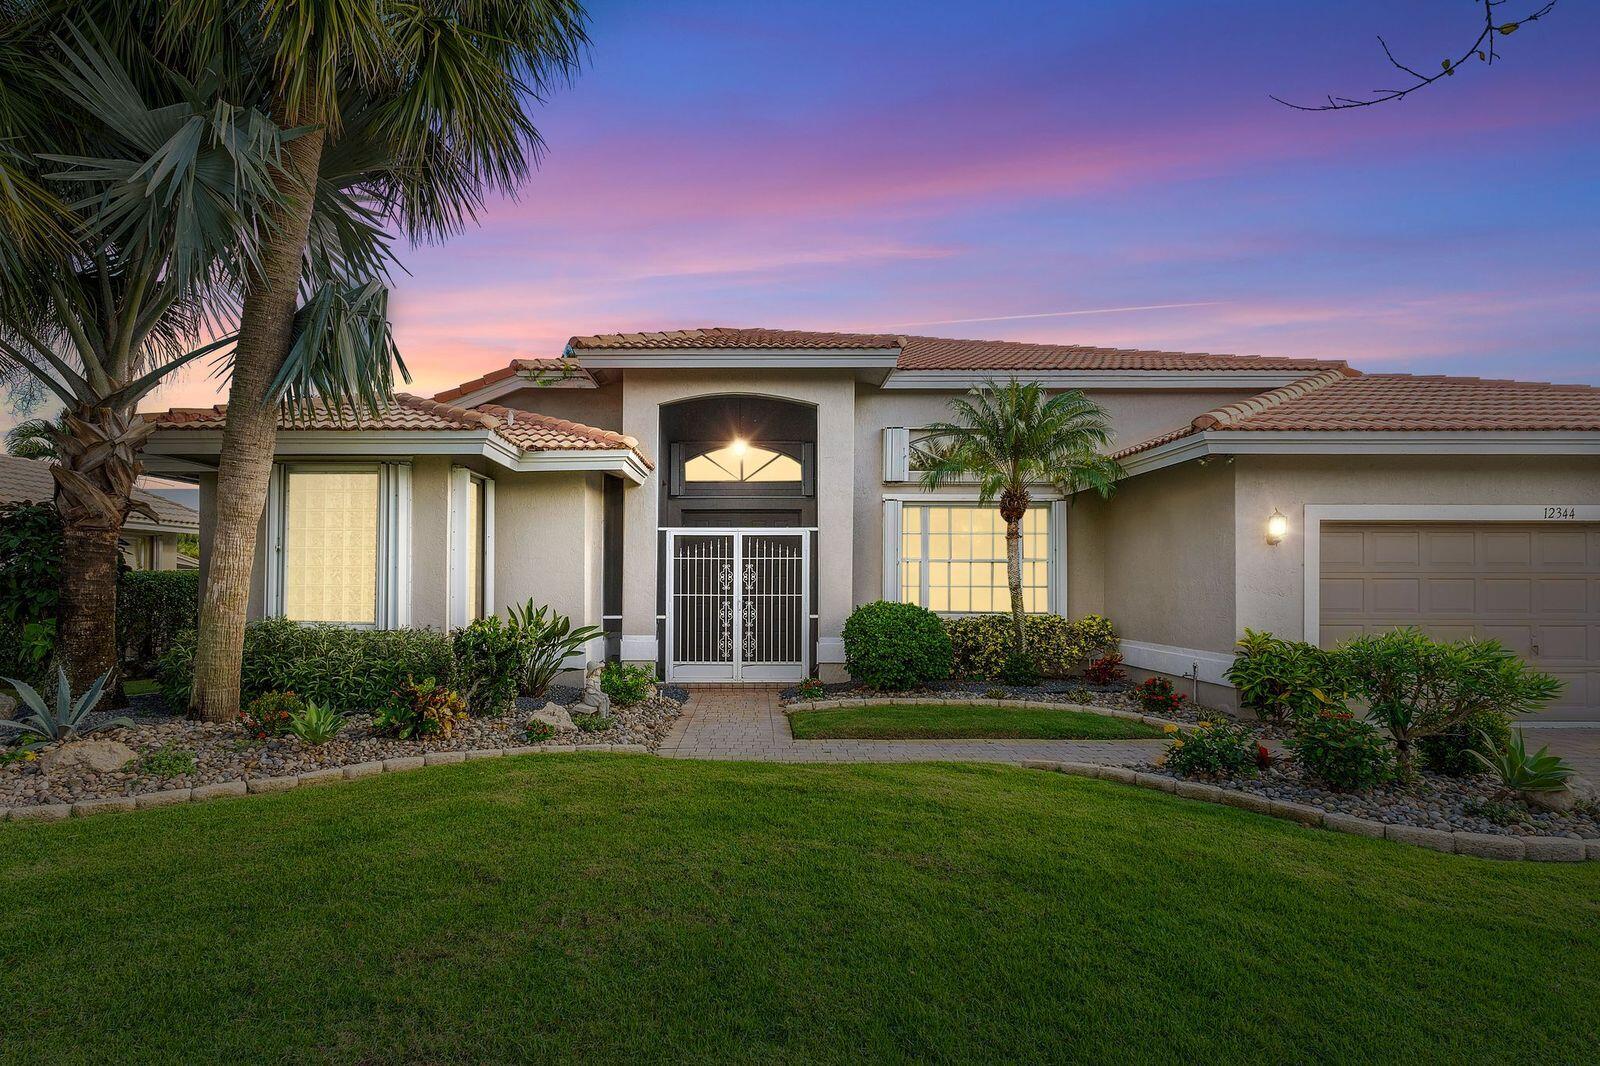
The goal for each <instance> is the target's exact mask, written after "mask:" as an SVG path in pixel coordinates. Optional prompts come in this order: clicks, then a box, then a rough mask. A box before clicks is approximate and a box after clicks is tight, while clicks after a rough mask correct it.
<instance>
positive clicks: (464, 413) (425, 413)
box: [145, 392, 653, 467]
mask: <svg viewBox="0 0 1600 1066" xmlns="http://www.w3.org/2000/svg"><path fill="white" fill-rule="evenodd" d="M145 417H147V418H149V419H150V420H151V421H153V422H155V423H156V425H157V427H158V428H161V429H178V430H189V429H211V430H216V429H221V428H222V426H223V425H224V423H225V422H226V421H227V417H228V405H227V404H217V405H216V406H215V407H200V408H176V409H174V410H171V411H164V412H159V413H153V414H148V415H146V416H145ZM278 428H279V430H280V431H282V432H293V431H296V430H323V431H340V430H348V431H353V432H361V431H367V432H370V431H386V430H387V431H395V430H399V431H407V430H435V431H438V430H444V431H449V430H487V431H489V432H490V433H492V434H494V435H495V436H496V437H499V438H500V439H501V440H503V441H505V442H506V443H507V444H509V445H511V446H512V447H513V448H516V449H517V450H518V451H529V452H560V451H602V450H603V451H612V450H619V449H626V450H628V451H631V452H633V453H634V455H636V456H637V457H638V458H639V461H640V462H642V463H643V464H644V465H645V466H646V467H650V466H652V465H653V464H651V462H650V460H649V459H648V458H646V457H645V455H644V453H642V452H640V451H639V442H638V441H637V440H635V439H634V438H633V437H629V436H626V435H624V434H621V433H614V432H612V431H611V430H608V429H599V428H597V427H595V426H586V425H584V424H583V423H581V422H569V421H567V420H566V419H564V418H554V417H552V416H550V415H541V414H533V413H531V412H528V411H513V410H510V409H508V408H505V407H501V406H499V405H497V404H483V405H480V406H478V407H472V408H468V407H457V406H456V405H454V404H449V403H441V402H439V401H438V400H430V399H427V398H425V397H422V396H412V395H410V394H409V393H404V392H400V393H396V394H395V395H394V398H393V400H392V401H391V402H389V403H388V404H385V405H384V407H383V408H382V409H381V410H380V411H379V412H378V414H377V415H373V414H372V413H371V412H369V411H364V410H359V409H357V408H353V407H339V408H331V407H325V406H324V407H319V408H317V409H316V410H315V411H313V412H312V413H311V414H310V415H307V414H305V413H303V412H300V411H295V412H292V413H286V414H284V415H283V416H282V417H280V419H279V421H278Z"/></svg>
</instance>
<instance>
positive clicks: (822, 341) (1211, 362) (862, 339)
mask: <svg viewBox="0 0 1600 1066" xmlns="http://www.w3.org/2000/svg"><path fill="white" fill-rule="evenodd" d="M683 348H727V349H738V348H817V349H824V348H834V349H845V350H867V349H884V348H893V349H898V350H899V352H900V357H899V361H898V364H897V365H898V369H900V370H966V371H973V370H978V371H982V370H993V371H997V372H1006V371H1018V370H1262V371H1274V370H1277V371H1287V372H1291V373H1294V372H1300V371H1311V370H1324V369H1328V368H1332V367H1340V366H1344V365H1345V364H1344V363H1343V361H1340V360H1329V359H1280V358H1276V357H1272V356H1264V355H1212V354H1210V353H1208V352H1159V351H1147V350H1143V349H1135V348H1092V347H1088V346H1085V345H1076V344H1033V343H1030V342H1026V341H984V340H954V339H950V338H945V337H918V336H911V335H903V334H885V333H815V332H810V331H805V330H782V329H728V328H722V327H718V328H715V329H686V330H673V331H671V332H666V333H606V334H600V335H597V336H588V337H573V338H572V339H571V340H570V341H568V342H567V349H568V351H571V352H585V351H607V350H611V351H615V350H635V349H645V350H657V349H669V350H670V349H683Z"/></svg>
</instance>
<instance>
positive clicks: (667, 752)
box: [659, 685, 1166, 765]
mask: <svg viewBox="0 0 1600 1066" xmlns="http://www.w3.org/2000/svg"><path fill="white" fill-rule="evenodd" d="M688 688H689V702H688V703H686V704H684V707H683V713H682V714H680V715H679V716H678V720H677V721H676V722H675V723H673V726H672V731H671V732H670V733H668V734H667V737H666V739H665V740H663V741H662V742H661V750H660V752H659V754H661V755H663V756H666V757H667V758H671V759H746V760H757V761H762V762H924V761H930V760H938V761H944V760H959V761H962V762H1011V763H1014V762H1022V761H1023V760H1024V759H1056V760H1059V761H1062V762H1095V763H1102V764H1107V765H1127V764H1130V763H1136V762H1144V761H1146V760H1148V759H1149V758H1151V757H1152V756H1154V755H1156V754H1158V753H1159V752H1160V751H1162V750H1163V749H1164V748H1165V747H1166V742H1165V741H1162V740H796V739H794V737H793V736H792V735H791V734H790V732H789V721H788V719H787V718H785V717H784V715H783V708H782V706H781V705H780V703H779V701H778V693H779V691H781V689H782V686H779V685H691V686H688Z"/></svg>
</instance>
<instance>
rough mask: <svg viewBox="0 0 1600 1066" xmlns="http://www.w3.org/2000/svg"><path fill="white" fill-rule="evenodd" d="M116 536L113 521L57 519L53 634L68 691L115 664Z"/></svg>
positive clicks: (76, 689) (85, 684) (77, 689)
mask: <svg viewBox="0 0 1600 1066" xmlns="http://www.w3.org/2000/svg"><path fill="white" fill-rule="evenodd" d="M118 536H119V531H118V530H117V529H116V528H115V527H113V528H106V527H105V526H104V525H101V524H94V525H85V524H78V523H63V525H62V530H61V599H60V611H61V614H60V630H59V631H58V632H57V634H56V636H57V639H58V646H59V647H60V649H61V653H60V658H61V660H62V665H63V666H65V667H66V671H67V680H68V681H69V682H70V683H71V685H72V691H73V692H82V691H83V690H84V689H86V688H88V687H89V686H90V685H91V684H93V682H94V680H95V678H97V677H99V676H100V675H101V674H103V673H106V672H107V671H115V670H116V668H117V562H118V559H119V558H120V554H119V552H118V550H117V538H118Z"/></svg>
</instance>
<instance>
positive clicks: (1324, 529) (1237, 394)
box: [148, 329, 1600, 720]
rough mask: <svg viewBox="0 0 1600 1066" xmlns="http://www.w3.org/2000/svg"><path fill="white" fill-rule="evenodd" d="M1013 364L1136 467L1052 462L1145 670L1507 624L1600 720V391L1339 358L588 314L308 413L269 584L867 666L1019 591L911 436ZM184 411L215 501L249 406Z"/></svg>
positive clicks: (1045, 531) (1052, 583)
mask: <svg viewBox="0 0 1600 1066" xmlns="http://www.w3.org/2000/svg"><path fill="white" fill-rule="evenodd" d="M1013 376H1014V377H1017V378H1021V379H1025V380H1029V381H1037V382H1039V383H1041V384H1042V385H1044V386H1046V387H1047V388H1050V389H1066V388H1078V389H1082V390H1084V391H1085V392H1086V393H1088V394H1089V395H1090V396H1092V397H1093V398H1094V399H1096V400H1097V401H1098V402H1099V403H1100V404H1102V405H1103V406H1104V407H1105V408H1106V410H1107V411H1108V412H1109V413H1110V416H1111V418H1112V421H1113V424H1114V426H1115V430H1116V435H1117V445H1116V447H1117V449H1118V450H1119V455H1120V457H1121V459H1122V461H1123V463H1124V465H1125V466H1126V468H1127V470H1128V474H1129V476H1128V477H1127V478H1126V480H1124V481H1123V482H1122V483H1121V484H1120V485H1119V487H1118V490H1117V492H1116V493H1115V495H1114V496H1113V497H1112V498H1111V499H1110V500H1105V501H1102V500H1100V499H1098V498H1095V497H1092V496H1080V497H1078V498H1076V499H1061V498H1060V497H1059V496H1058V495H1057V494H1055V493H1054V492H1052V491H1050V490H1049V489H1047V488H1043V487H1042V488H1041V490H1040V493H1039V501H1038V506H1037V508H1036V510H1035V512H1034V514H1033V515H1032V516H1030V518H1029V519H1028V521H1027V524H1026V529H1025V534H1026V535H1025V539H1024V548H1025V557H1026V565H1025V568H1024V579H1025V583H1026V588H1027V600H1028V605H1029V608H1030V609H1032V610H1040V611H1044V610H1051V611H1057V612H1061V613H1064V614H1068V615H1073V616H1077V615H1082V614H1086V613H1089V612H1098V613H1102V614H1105V615H1107V616H1109V617H1110V618H1111V619H1112V620H1113V621H1114V622H1115V623H1116V625H1117V627H1118V629H1119V630H1120V632H1121V633H1122V635H1123V638H1124V654H1125V655H1126V659H1127V663H1128V665H1130V666H1132V667H1135V668H1137V669H1139V670H1143V671H1151V672H1160V673H1165V674H1169V675H1172V676H1174V677H1189V678H1193V679H1194V680H1193V682H1192V683H1193V684H1194V685H1196V686H1197V688H1198V692H1199V695H1200V697H1201V698H1202V699H1210V700H1214V701H1215V700H1225V699H1227V698H1228V697H1229V695H1230V692H1229V690H1228V689H1227V688H1226V683H1225V681H1224V679H1223V677H1222V672H1223V670H1224V669H1225V668H1226V667H1227V665H1228V663H1229V662H1230V661H1231V659H1232V655H1231V652H1230V649H1231V647H1232V645H1233V643H1234V640H1235V638H1236V637H1237V636H1238V635H1239V634H1240V632H1241V631H1242V630H1243V629H1244V628H1245V627H1250V628H1252V629H1265V630H1271V631H1273V632H1276V633H1279V634H1281V635H1284V636H1287V637H1295V638H1304V639H1307V640H1311V641H1320V642H1322V643H1325V644H1326V643H1331V642H1334V641H1337V640H1339V639H1342V638H1344V637H1346V636H1348V635H1350V634H1353V633H1357V632H1361V631H1363V630H1373V629H1380V628H1385V627H1388V626H1392V625H1402V624H1415V625H1420V626H1423V627H1424V628H1426V629H1428V630H1430V631H1432V632H1434V633H1436V634H1439V635H1443V636H1456V635H1461V634H1468V633H1482V634H1487V635H1490V636H1493V637H1497V638H1499V639H1500V640H1503V641H1505V642H1506V643H1507V644H1509V645H1510V646H1511V647H1513V648H1515V649H1516V650H1517V651H1519V652H1521V653H1523V654H1525V655H1527V656H1528V657H1530V658H1531V659H1533V660H1534V661H1535V662H1537V663H1538V664H1540V665H1541V666H1542V667H1544V668H1545V669H1547V670H1549V671H1550V672H1552V673H1555V674H1558V675H1560V676H1561V677H1562V678H1564V679H1565V680H1566V681H1567V682H1568V689H1567V694H1566V696H1565V697H1564V699H1563V700H1562V702H1561V704H1560V705H1559V706H1558V707H1557V708H1555V709H1554V710H1552V711H1550V712H1547V717H1562V718H1568V719H1583V720H1600V389H1594V388H1589V387H1583V386H1561V385H1546V384H1536V383H1521V382H1506V381H1482V380H1478V379H1473V378H1443V377H1413V376H1408V375H1398V374H1362V373H1360V372H1359V371H1357V370H1354V369H1352V368H1350V367H1348V366H1347V365H1346V364H1344V363H1343V362H1329V361H1318V360H1309V359H1276V358H1265V357H1256V356H1249V357H1240V356H1224V355H1201V354H1189V353H1179V352H1152V351H1130V350H1123V349H1104V348H1084V347H1074V346H1063V345H1051V344H1026V343H1018V342H1011V341H964V340H944V339H938V338H930V337H909V336H891V335H883V336H878V335H859V334H839V333H810V332H797V331H788V330H769V329H705V330H685V331H674V332H668V333H632V334H620V335H618V334H612V335H602V336H586V337H574V338H573V339H572V340H571V342H570V343H569V344H568V346H567V349H566V351H565V352H564V353H563V354H562V356H561V357H560V358H550V359H526V360H518V361H516V362H514V363H512V364H511V365H510V366H508V367H503V368H500V369H497V370H493V371H491V372H489V373H487V374H485V375H484V376H482V377H480V378H476V379H474V380H472V381H469V382H466V383H465V384H462V385H460V386H458V387H456V388H453V389H449V390H447V391H445V392H443V393H440V394H439V395H437V396H435V397H433V398H432V399H422V398H418V397H413V396H404V395H402V396H397V397H396V398H395V400H394V402H393V404H392V405H391V406H390V407H389V408H388V410H387V411H386V412H385V413H384V414H383V416H382V417H381V418H378V419H373V418H372V417H370V416H367V417H364V418H363V419H361V420H360V421H359V422H358V421H357V419H356V418H355V417H354V416H353V415H352V414H350V413H346V414H345V415H344V416H343V417H337V416H336V415H335V414H332V413H329V414H324V415H320V416H318V417H316V418H314V419H310V420H306V419H303V418H296V419H291V420H287V421H286V422H285V424H284V428H283V432H282V433H281V434H280V435H279V438H278V453H277V460H278V464H277V466H276V468H275V476H274V480H273V485H272V490H271V496H270V500H269V503H268V507H267V513H266V515H265V516H264V518H263V524H262V531H261V536H260V555H259V561H258V565H257V567H256V576H255V584H254V588H253V590H252V604H253V606H252V611H253V613H255V614H257V615H261V614H283V615H287V616H289V617H291V618H298V619H305V620H323V621H334V622H343V623H348V624H352V625H374V626H400V625H426V626H436V627H444V626H453V625H460V624H462V623H464V622H466V621H467V620H469V619H471V618H473V617H476V616H478V615H481V614H482V613H484V612H486V611H493V610H495V609H496V608H501V607H503V606H504V605H505V604H507V603H510V602H513V601H521V600H525V599H528V598H530V597H531V598H532V599H534V600H536V601H538V602H541V603H545V602H548V603H551V604H553V605H555V606H556V607H557V608H558V609H560V610H562V611H564V612H567V613H569V614H570V615H572V616H573V618H574V620H575V621H578V622H581V623H589V624H595V625H602V626H603V627H604V629H605V631H606V633H607V635H608V636H607V641H606V647H600V646H599V645H598V642H597V645H596V646H595V647H594V648H592V649H591V652H590V655H591V657H592V658H594V659H598V658H600V657H602V656H603V655H607V654H609V655H611V656H613V657H616V656H620V658H622V659H624V660H627V661H632V662H639V663H647V664H650V665H652V666H654V667H655V668H656V669H657V670H658V671H660V672H661V674H662V676H665V677H667V678H671V679H675V680H724V681H739V680H744V681H757V680H761V681H766V680H787V679H796V678H800V677H803V676H806V675H808V674H820V675H821V676H823V677H825V678H828V677H833V676H837V675H839V674H840V673H841V671H842V663H843V659H844V649H843V646H842V642H841V639H840V631H841V628H842V626H843V624H844V620H845V618H846V616H847V615H848V614H849V613H850V611H851V609H852V608H853V607H854V606H856V605H857V604H860V603H864V602H867V601H870V600H875V599H878V598H880V597H883V598H888V599H907V600H912V601H915V602H918V603H922V604H924V605H926V606H928V607H930V608H932V609H934V610H936V611H942V612H967V611H987V610H994V609H1002V608H1003V607H1004V606H1005V604H1006V594H1005V578H1004V566H1003V562H1004V538H1003V531H1002V530H1001V528H1000V527H999V526H998V524H997V519H996V516H995V515H994V513H993V512H992V511H989V510H986V509H978V508H976V507H975V506H974V500H975V493H974V492H973V491H971V490H969V489H963V488H961V487H948V488H944V489H941V490H939V491H937V492H930V491H926V490H924V489H923V488H921V487H920V486H919V485H918V484H917V482H916V474H915V471H914V469H913V467H914V465H915V463H914V460H913V448H912V442H913V441H914V440H915V439H916V436H917V430H918V429H919V427H922V426H925V425H927V424H929V423H931V422H935V421H939V420H943V419H944V418H945V417H946V416H947V411H946V403H947V401H948V400H949V399H950V397H952V396H954V395H956V394H958V393H960V392H961V391H963V390H965V389H968V388H970V387H972V386H975V385H978V384H980V383H982V382H985V381H988V380H1003V379H1005V378H1009V377H1013ZM153 417H156V418H157V419H158V421H159V423H160V426H159V428H158V429H157V431H156V432H155V433H154V434H153V436H152V437H151V439H150V444H149V447H148V458H149V465H150V467H151V469H152V470H153V471H155V472H159V473H162V474H166V475H178V476H188V477H194V478H196V479H197V480H198V481H199V484H200V488H201V525H202V530H204V529H205V527H206V526H207V525H208V524H209V523H210V522H211V516H212V514H213V513H214V498H213V494H214V487H215V480H214V477H213V476H212V475H211V474H210V473H209V471H211V470H212V469H214V467H215V462H216V456H217V454H218V451H219V448H220V446H221V438H222V434H221V426H222V420H223V412H222V411H221V410H220V409H204V410H177V411H172V412H168V413H166V414H163V415H159V416H153ZM206 540H208V538H205V537H202V541H203V542H204V541H206ZM204 562H205V560H204V559H202V565H204Z"/></svg>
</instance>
